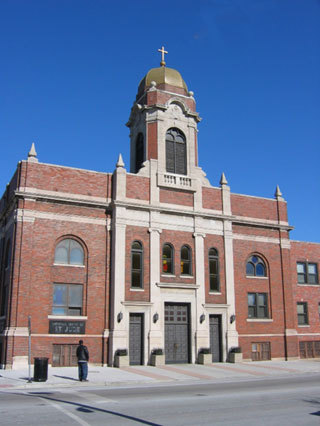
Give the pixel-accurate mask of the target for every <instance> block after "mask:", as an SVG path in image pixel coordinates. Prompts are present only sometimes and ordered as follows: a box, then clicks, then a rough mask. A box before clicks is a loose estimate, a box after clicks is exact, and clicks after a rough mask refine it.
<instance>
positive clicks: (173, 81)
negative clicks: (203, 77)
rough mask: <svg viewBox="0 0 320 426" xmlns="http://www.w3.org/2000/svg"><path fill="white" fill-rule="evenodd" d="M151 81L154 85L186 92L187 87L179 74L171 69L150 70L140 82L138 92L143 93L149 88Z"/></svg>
mask: <svg viewBox="0 0 320 426" xmlns="http://www.w3.org/2000/svg"><path fill="white" fill-rule="evenodd" d="M152 81H154V82H155V83H156V85H158V84H163V83H165V84H170V85H171V86H175V87H179V88H180V89H184V90H185V91H186V92H188V88H187V85H186V83H185V81H184V80H183V78H182V77H181V74H180V73H179V72H178V71H176V70H174V69H173V68H168V67H159V68H152V69H151V70H150V71H149V72H148V73H147V74H146V76H145V77H144V78H143V79H142V80H141V82H140V84H139V89H138V92H141V91H144V90H145V89H146V88H147V87H149V86H151V82H152Z"/></svg>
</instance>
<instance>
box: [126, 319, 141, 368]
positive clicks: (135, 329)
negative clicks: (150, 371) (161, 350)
mask: <svg viewBox="0 0 320 426" xmlns="http://www.w3.org/2000/svg"><path fill="white" fill-rule="evenodd" d="M129 358H130V365H143V314H130V325H129Z"/></svg>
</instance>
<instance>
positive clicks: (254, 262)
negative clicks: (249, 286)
mask: <svg viewBox="0 0 320 426" xmlns="http://www.w3.org/2000/svg"><path fill="white" fill-rule="evenodd" d="M246 274H247V276H249V277H266V276H267V274H266V266H265V264H264V261H263V260H262V259H261V257H259V256H256V255H253V256H251V257H250V258H249V259H248V262H247V266H246Z"/></svg>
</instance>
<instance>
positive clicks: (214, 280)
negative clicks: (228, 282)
mask: <svg viewBox="0 0 320 426" xmlns="http://www.w3.org/2000/svg"><path fill="white" fill-rule="evenodd" d="M209 282H210V291H215V292H219V291H220V280H219V254H218V250H217V249H215V248H211V249H210V250H209Z"/></svg>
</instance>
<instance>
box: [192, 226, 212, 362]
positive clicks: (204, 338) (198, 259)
mask: <svg viewBox="0 0 320 426" xmlns="http://www.w3.org/2000/svg"><path fill="white" fill-rule="evenodd" d="M193 236H194V239H195V244H194V246H195V275H196V285H198V286H199V288H198V289H197V290H196V308H195V309H196V312H195V348H194V351H193V353H192V358H193V359H192V362H195V360H196V359H197V358H198V352H199V349H200V348H208V347H210V341H209V315H207V314H206V313H205V310H204V304H205V296H206V293H205V271H204V238H205V234H202V233H199V232H195V233H194V234H193ZM201 315H204V319H203V318H202V319H203V321H202V322H200V317H201Z"/></svg>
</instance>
